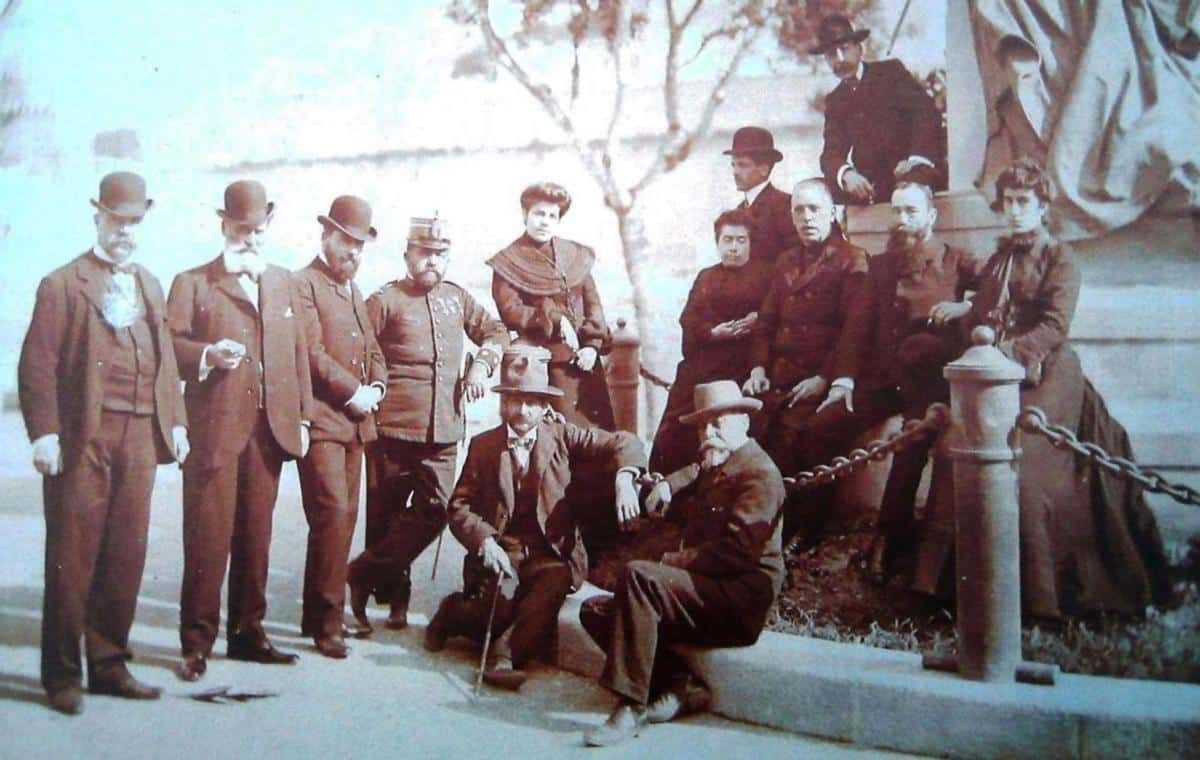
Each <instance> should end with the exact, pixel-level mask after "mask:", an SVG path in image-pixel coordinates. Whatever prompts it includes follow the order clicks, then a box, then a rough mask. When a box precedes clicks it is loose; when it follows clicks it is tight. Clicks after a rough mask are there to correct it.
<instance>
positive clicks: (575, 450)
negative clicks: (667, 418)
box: [425, 346, 646, 690]
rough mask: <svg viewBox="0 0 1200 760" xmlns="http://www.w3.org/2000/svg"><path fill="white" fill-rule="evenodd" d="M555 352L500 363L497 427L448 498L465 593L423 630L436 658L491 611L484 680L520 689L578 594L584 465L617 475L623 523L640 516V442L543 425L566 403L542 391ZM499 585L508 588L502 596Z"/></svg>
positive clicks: (523, 351) (582, 565) (558, 423)
mask: <svg viewBox="0 0 1200 760" xmlns="http://www.w3.org/2000/svg"><path fill="white" fill-rule="evenodd" d="M549 362H550V352H549V351H547V350H545V349H543V348H540V347H536V346H520V347H516V348H513V349H510V350H509V351H507V352H505V354H504V362H503V365H502V368H501V376H500V385H498V386H497V387H496V388H495V391H496V392H497V393H500V394H502V395H501V399H500V405H501V417H502V418H503V419H504V423H503V424H501V425H499V426H498V427H495V428H493V429H491V430H489V431H487V432H484V433H480V434H479V435H477V436H475V438H474V439H472V441H471V448H470V451H469V453H468V454H467V462H466V465H465V466H464V467H463V472H462V475H461V476H460V477H459V480H458V485H457V486H455V489H454V495H453V496H452V497H451V499H450V531H451V532H452V533H453V534H454V537H455V538H457V539H458V540H459V542H460V543H462V545H463V546H464V547H466V549H467V556H466V559H465V560H464V561H463V591H461V592H456V593H454V594H451V595H450V596H448V597H446V598H445V599H443V600H442V603H441V605H440V606H439V607H438V610H437V613H436V614H435V615H434V616H433V619H432V620H430V622H429V627H428V628H427V629H426V631H425V646H426V648H428V649H429V650H430V651H437V650H439V649H441V648H442V647H443V646H444V645H445V642H446V638H447V637H448V636H452V635H457V634H466V635H475V636H480V637H482V635H483V634H484V633H485V632H486V629H487V622H488V617H489V611H490V609H491V603H492V600H493V599H494V598H495V599H497V606H496V614H495V619H494V622H493V626H492V630H493V631H496V632H497V633H499V637H498V638H497V639H496V641H495V642H494V648H493V652H494V654H495V659H494V664H493V666H492V668H491V669H490V670H488V671H487V672H486V673H485V674H484V680H485V681H487V682H488V683H489V684H491V685H494V686H498V687H501V688H508V689H514V690H515V689H517V688H520V686H521V684H522V683H524V681H525V671H524V670H523V666H524V665H525V663H527V662H529V661H530V660H532V659H533V658H535V657H537V656H539V655H543V654H545V653H546V649H547V647H548V646H549V643H550V642H551V641H552V640H553V633H554V630H555V625H556V621H557V618H558V610H559V608H560V607H561V606H562V602H563V599H565V598H566V596H567V594H569V593H570V592H571V591H573V590H574V589H577V588H579V587H580V585H582V583H583V580H584V578H585V573H586V571H587V554H586V552H585V551H584V546H583V540H582V538H581V537H580V534H579V527H578V515H576V514H575V507H576V505H575V504H573V503H571V502H570V500H569V499H568V498H567V489H568V486H569V485H570V483H571V477H572V471H573V470H575V469H576V468H578V467H580V466H581V465H582V464H585V463H587V464H590V465H594V466H601V465H602V466H603V467H604V468H605V470H606V471H607V472H609V473H613V472H615V483H616V510H617V518H618V521H619V522H620V523H621V524H623V525H624V524H626V523H627V522H628V521H629V520H632V519H633V518H634V517H636V516H637V515H638V513H639V510H640V507H639V505H638V494H637V488H636V485H635V479H636V477H637V475H638V474H639V472H640V471H641V470H642V468H643V467H644V466H645V463H646V458H645V457H646V455H645V452H644V451H643V449H642V444H641V441H639V440H638V439H637V438H636V437H635V436H633V435H632V434H630V433H626V432H624V431H618V432H615V433H610V432H607V431H604V430H601V429H600V428H596V427H592V428H580V427H576V426H575V425H573V424H571V423H568V422H566V421H565V420H563V419H562V418H561V417H559V416H558V415H552V416H548V411H549V410H550V403H549V400H550V399H551V398H555V397H557V396H559V394H561V393H562V391H561V390H559V389H558V388H555V387H553V386H551V385H550V383H549V374H548V373H549V369H548V367H549ZM501 576H504V577H507V578H510V579H515V580H516V586H515V588H513V587H512V584H510V583H504V584H502V585H501V587H500V589H499V592H500V594H501V595H500V597H498V598H497V597H496V596H495V594H496V593H497V586H496V584H500V583H501Z"/></svg>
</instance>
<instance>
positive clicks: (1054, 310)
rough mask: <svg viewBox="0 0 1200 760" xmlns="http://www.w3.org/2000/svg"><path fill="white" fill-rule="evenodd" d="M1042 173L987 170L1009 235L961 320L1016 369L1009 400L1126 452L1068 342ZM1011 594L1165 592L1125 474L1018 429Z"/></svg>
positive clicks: (1035, 604) (1035, 597)
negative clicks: (1018, 382)
mask: <svg viewBox="0 0 1200 760" xmlns="http://www.w3.org/2000/svg"><path fill="white" fill-rule="evenodd" d="M1050 200H1051V190H1050V182H1049V180H1048V178H1047V176H1046V175H1045V173H1044V172H1043V170H1042V168H1041V167H1040V166H1039V165H1038V164H1037V163H1036V162H1035V161H1033V160H1032V159H1021V160H1018V161H1017V162H1015V163H1014V164H1012V165H1011V166H1009V167H1008V168H1007V169H1005V170H1004V171H1003V172H1002V173H1001V174H1000V176H999V177H998V179H997V180H996V200H995V204H994V208H996V210H997V211H1001V212H1002V213H1003V214H1004V216H1005V218H1006V220H1007V221H1008V224H1009V227H1010V229H1011V232H1012V234H1011V235H1010V236H1008V237H1004V238H1001V239H1000V241H999V246H998V250H997V251H996V253H995V254H993V255H992V257H991V258H990V259H989V260H988V262H987V264H986V265H985V266H984V269H983V272H982V274H981V281H980V288H979V291H978V293H977V294H976V296H975V301H974V304H973V306H972V308H971V311H970V313H969V314H968V315H967V317H966V319H965V320H964V322H965V325H964V326H965V328H966V329H967V330H968V331H969V330H970V329H971V328H973V327H975V326H977V325H981V324H983V325H988V326H989V327H991V328H993V329H994V330H995V331H996V336H997V338H996V346H997V347H998V348H999V349H1000V350H1001V351H1002V352H1004V353H1005V354H1006V355H1007V356H1008V357H1009V358H1011V359H1012V360H1013V361H1015V362H1017V363H1018V364H1020V365H1021V366H1023V367H1024V368H1025V372H1026V379H1025V381H1024V382H1023V383H1022V386H1021V406H1022V408H1024V407H1026V406H1036V407H1038V408H1040V409H1041V410H1042V411H1044V412H1045V413H1046V416H1047V417H1048V418H1049V420H1050V422H1051V424H1056V425H1062V426H1064V427H1066V428H1068V429H1070V430H1073V431H1075V434H1076V435H1077V436H1078V438H1079V439H1080V440H1082V441H1090V442H1092V443H1095V444H1097V445H1099V446H1101V447H1102V448H1104V450H1105V451H1107V452H1109V453H1110V454H1111V455H1113V456H1118V457H1124V458H1126V459H1133V451H1132V448H1131V446H1130V443H1129V436H1128V434H1127V433H1126V432H1125V429H1124V428H1123V427H1122V426H1121V424H1120V423H1119V422H1117V421H1116V420H1115V419H1113V418H1112V417H1111V416H1109V414H1108V410H1107V408H1106V407H1105V405H1104V400H1103V399H1102V398H1101V397H1100V394H1099V393H1098V392H1097V391H1096V389H1095V388H1094V387H1093V386H1092V384H1091V383H1090V382H1089V381H1088V379H1087V378H1086V377H1085V376H1084V374H1083V370H1082V368H1081V367H1080V364H1079V357H1078V356H1077V355H1076V354H1075V352H1074V351H1073V350H1072V349H1071V346H1070V344H1069V343H1068V340H1067V338H1068V333H1069V331H1070V327H1071V319H1072V317H1073V316H1074V314H1075V303H1076V300H1077V298H1078V296H1079V283H1080V276H1079V270H1078V268H1077V267H1076V265H1075V262H1074V260H1073V258H1072V256H1071V252H1070V251H1069V250H1068V248H1067V247H1066V246H1064V245H1063V244H1061V243H1059V242H1057V241H1055V240H1054V239H1053V238H1051V237H1050V235H1049V234H1048V232H1047V230H1046V228H1045V226H1044V216H1045V213H1046V210H1047V208H1048V206H1049V203H1050ZM1020 445H1021V449H1022V451H1023V454H1022V456H1021V459H1020V461H1019V465H1020V476H1019V479H1018V489H1019V493H1020V508H1021V515H1020V531H1021V601H1022V606H1023V607H1024V609H1025V611H1026V612H1027V613H1029V614H1031V615H1034V616H1036V617H1043V618H1060V617H1063V616H1065V615H1083V614H1089V613H1096V612H1104V611H1110V612H1119V613H1124V614H1132V615H1137V614H1142V613H1144V611H1145V609H1146V606H1147V605H1150V604H1161V603H1164V602H1166V601H1168V600H1169V598H1170V591H1171V587H1170V580H1169V578H1168V575H1167V569H1168V563H1167V557H1166V553H1165V551H1164V549H1163V544H1162V539H1161V537H1160V536H1159V532H1158V526H1157V524H1156V522H1155V520H1154V515H1153V514H1152V513H1151V512H1150V510H1149V508H1148V507H1147V506H1146V501H1145V498H1144V495H1143V493H1142V489H1141V487H1140V486H1139V485H1137V484H1136V483H1132V482H1128V481H1124V480H1120V479H1118V478H1116V477H1114V476H1112V475H1111V474H1109V473H1107V472H1106V471H1104V470H1103V469H1102V468H1100V467H1099V466H1097V465H1094V464H1091V463H1090V462H1089V461H1088V460H1086V459H1084V458H1082V457H1078V456H1076V455H1075V454H1074V453H1073V452H1071V451H1070V450H1065V449H1057V448H1055V447H1054V446H1053V445H1051V443H1050V442H1049V441H1048V440H1047V439H1046V438H1044V437H1042V436H1040V435H1030V434H1028V433H1022V434H1021V436H1020Z"/></svg>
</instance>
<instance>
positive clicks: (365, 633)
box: [342, 620, 375, 639]
mask: <svg viewBox="0 0 1200 760" xmlns="http://www.w3.org/2000/svg"><path fill="white" fill-rule="evenodd" d="M374 632H375V629H374V628H372V627H371V625H370V624H369V623H368V624H367V625H363V624H362V622H361V621H359V620H355V621H354V622H353V623H349V624H347V625H343V626H342V638H344V639H369V638H371V634H372V633H374Z"/></svg>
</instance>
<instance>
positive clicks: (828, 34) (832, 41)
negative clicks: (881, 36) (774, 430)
mask: <svg viewBox="0 0 1200 760" xmlns="http://www.w3.org/2000/svg"><path fill="white" fill-rule="evenodd" d="M870 33H871V30H869V29H855V28H854V25H853V24H851V23H850V19H848V18H846V17H845V16H843V15H842V14H840V13H831V14H830V15H828V16H826V17H825V18H823V19H821V25H820V26H819V27H817V42H818V43H819V44H818V45H817V46H816V47H815V48H811V49H810V50H809V51H808V52H810V53H812V54H813V55H824V54H825V52H826V51H827V50H829V49H830V48H832V47H834V46H835V45H840V44H842V43H843V42H862V41H863V40H865V39H866V38H867V35H869V34H870Z"/></svg>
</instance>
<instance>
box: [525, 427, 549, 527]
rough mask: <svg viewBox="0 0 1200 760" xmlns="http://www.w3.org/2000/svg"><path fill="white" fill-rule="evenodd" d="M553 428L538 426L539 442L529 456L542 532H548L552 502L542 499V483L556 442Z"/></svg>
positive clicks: (534, 445)
mask: <svg viewBox="0 0 1200 760" xmlns="http://www.w3.org/2000/svg"><path fill="white" fill-rule="evenodd" d="M552 433H553V428H552V427H551V426H550V425H544V424H539V425H538V437H537V441H535V442H534V444H533V451H532V452H530V454H529V474H530V477H531V480H532V481H533V482H531V483H530V485H531V486H536V488H537V491H536V492H537V496H538V499H537V516H538V524H539V525H541V526H542V532H543V533H545V532H546V519H547V518H548V517H549V516H550V504H551V500H550V499H546V498H542V497H543V495H544V494H543V493H542V483H544V482H545V479H546V467H547V461H548V460H549V458H550V452H551V450H552V449H553V448H554V440H553V437H552Z"/></svg>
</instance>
